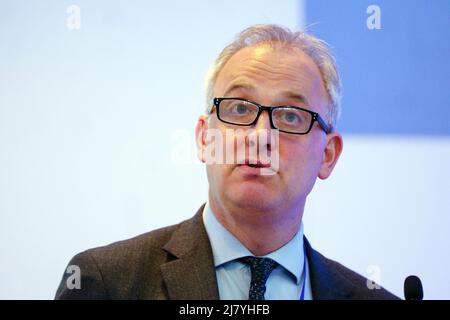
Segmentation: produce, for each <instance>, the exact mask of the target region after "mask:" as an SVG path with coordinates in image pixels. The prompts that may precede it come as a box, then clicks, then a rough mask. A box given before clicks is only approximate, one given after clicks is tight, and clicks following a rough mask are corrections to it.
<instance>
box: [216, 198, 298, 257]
mask: <svg viewBox="0 0 450 320" xmlns="http://www.w3.org/2000/svg"><path fill="white" fill-rule="evenodd" d="M209 205H210V207H211V210H212V212H213V214H214V215H215V216H216V218H217V220H219V222H220V223H221V224H222V225H223V226H224V227H225V228H226V229H227V230H228V231H229V232H231V233H232V234H233V235H234V236H235V237H236V238H237V239H238V240H239V241H240V242H241V243H242V244H243V245H244V246H245V247H246V248H247V249H248V250H249V251H250V252H251V253H253V254H254V255H255V256H264V255H267V254H269V253H271V252H273V251H275V250H277V249H279V248H281V247H282V246H284V245H285V244H286V243H288V242H289V241H290V240H291V239H292V238H293V237H294V236H295V234H296V233H297V232H298V230H299V228H300V224H301V221H302V216H303V209H304V201H303V202H302V203H301V204H300V205H296V206H293V207H292V208H282V209H276V210H274V209H270V210H267V211H265V210H261V208H258V209H257V210H254V209H252V208H242V207H237V206H226V207H225V206H223V205H221V204H220V203H218V202H217V201H215V199H213V197H211V195H210V196H209Z"/></svg>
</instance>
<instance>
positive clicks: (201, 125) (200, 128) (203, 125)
mask: <svg viewBox="0 0 450 320" xmlns="http://www.w3.org/2000/svg"><path fill="white" fill-rule="evenodd" d="M207 125H208V117H207V116H206V115H201V116H200V117H199V118H198V120H197V125H196V126H195V142H196V144H197V157H198V159H199V160H200V161H201V162H203V163H205V147H206V143H205V136H206V129H207Z"/></svg>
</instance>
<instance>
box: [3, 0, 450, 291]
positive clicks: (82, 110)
mask: <svg viewBox="0 0 450 320" xmlns="http://www.w3.org/2000/svg"><path fill="white" fill-rule="evenodd" d="M281 3H282V4H281ZM0 4H1V10H0V262H1V269H0V270H1V272H0V298H2V299H20V298H30V299H49V298H52V297H53V295H54V293H55V290H56V288H57V285H58V283H59V281H60V278H61V276H62V273H63V271H64V268H65V266H66V264H67V262H68V261H69V259H70V258H71V257H72V256H73V255H74V254H76V253H78V252H80V251H82V250H85V249H87V248H91V247H94V246H99V245H104V244H108V243H110V242H113V241H117V240H121V239H125V238H129V237H132V236H135V235H138V234H140V233H143V232H146V231H148V230H151V229H155V228H157V227H162V226H166V225H169V224H173V223H177V222H179V221H181V220H183V219H187V218H189V217H191V216H192V215H193V214H194V213H195V211H196V210H197V209H198V207H199V206H200V205H201V204H202V203H203V202H204V201H205V199H206V192H207V183H206V176H205V173H204V168H203V166H202V165H201V164H199V163H197V162H196V160H195V151H194V139H193V130H194V125H195V121H196V119H197V117H198V115H199V114H200V113H201V112H202V111H203V109H204V84H203V80H204V76H205V73H206V71H207V68H208V66H209V64H210V63H211V62H212V61H213V59H214V58H215V56H216V55H217V54H218V52H219V51H220V50H221V48H222V47H223V46H224V45H226V44H227V43H228V42H229V41H230V40H231V39H232V38H233V36H234V35H235V34H236V33H237V32H238V31H240V30H241V29H243V28H244V27H247V26H249V25H251V24H254V23H279V24H283V25H285V26H287V27H291V28H296V29H298V28H302V23H303V21H304V17H302V12H304V11H303V8H302V4H303V2H302V1H293V0H287V1H283V2H274V1H270V0H263V1H261V0H251V1H245V2H244V1H226V2H225V1H224V2H218V1H199V0H196V1H173V0H172V1H159V2H156V1H154V2H152V3H149V2H148V1H134V2H129V1H70V2H69V1H13V0H8V1H4V0H1V1H0ZM70 5H76V6H77V7H78V8H79V9H80V14H81V15H80V18H81V20H80V29H70V28H68V27H67V19H68V18H69V17H70V16H71V14H70V13H67V12H66V10H67V8H68V7H69V6H70ZM347 90H350V89H349V88H347ZM344 112H345V106H344ZM344 143H345V145H344V153H343V156H342V159H341V161H340V163H339V164H338V166H337V168H336V171H335V173H334V175H333V176H332V177H331V178H330V179H328V180H326V181H319V182H318V183H317V184H316V188H315V189H314V191H313V192H312V194H311V196H310V198H309V202H308V205H307V208H306V212H305V233H306V235H307V236H308V237H309V238H310V240H311V242H312V244H313V246H314V247H316V249H319V250H320V251H321V252H322V253H324V254H325V255H327V256H329V257H330V258H334V259H337V260H338V261H340V262H341V263H343V264H345V265H347V266H349V267H351V268H353V269H354V270H355V271H358V272H359V273H361V274H363V275H365V276H371V275H372V276H375V277H377V278H378V279H379V280H380V281H381V284H382V285H383V286H385V287H386V288H387V289H389V290H390V291H392V292H394V293H395V294H397V295H399V296H401V297H403V292H402V290H403V289H402V286H403V279H404V278H405V276H407V275H409V274H418V275H419V276H421V278H422V280H423V283H424V289H425V298H428V299H432V298H439V299H448V298H450V294H449V292H448V290H446V288H447V287H448V286H449V285H450V277H449V276H448V274H447V270H450V253H449V250H448V249H447V247H448V243H449V239H450V238H449V235H448V230H450V217H449V207H450V200H449V196H448V195H449V191H450V190H449V189H450V188H449V183H448V181H449V180H450V169H449V166H448V163H450V139H449V138H433V139H431V138H425V137H404V138H402V137H389V136H385V137H380V136H373V137H369V136H347V135H344ZM373 270H375V272H376V274H374V271H373Z"/></svg>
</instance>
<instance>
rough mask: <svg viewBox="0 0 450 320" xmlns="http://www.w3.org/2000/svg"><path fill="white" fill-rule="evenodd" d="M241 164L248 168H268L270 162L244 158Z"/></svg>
mask: <svg viewBox="0 0 450 320" xmlns="http://www.w3.org/2000/svg"><path fill="white" fill-rule="evenodd" d="M243 165H245V166H248V167H250V168H270V163H262V162H261V161H249V160H245V163H244V164H243Z"/></svg>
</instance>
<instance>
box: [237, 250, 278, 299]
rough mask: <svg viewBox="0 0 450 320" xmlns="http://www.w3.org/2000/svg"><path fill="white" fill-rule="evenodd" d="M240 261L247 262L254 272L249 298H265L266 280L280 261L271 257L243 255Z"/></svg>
mask: <svg viewBox="0 0 450 320" xmlns="http://www.w3.org/2000/svg"><path fill="white" fill-rule="evenodd" d="M239 261H241V262H243V263H245V264H247V265H248V266H249V267H250V271H251V273H252V280H251V282H250V291H249V293H248V299H249V300H265V298H264V293H265V292H266V282H267V279H268V278H269V275H270V273H271V272H272V271H273V269H275V268H276V267H277V266H278V263H277V262H276V261H274V260H272V259H270V258H259V257H243V258H240V259H239Z"/></svg>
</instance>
